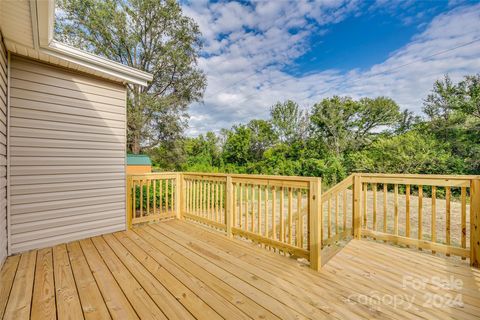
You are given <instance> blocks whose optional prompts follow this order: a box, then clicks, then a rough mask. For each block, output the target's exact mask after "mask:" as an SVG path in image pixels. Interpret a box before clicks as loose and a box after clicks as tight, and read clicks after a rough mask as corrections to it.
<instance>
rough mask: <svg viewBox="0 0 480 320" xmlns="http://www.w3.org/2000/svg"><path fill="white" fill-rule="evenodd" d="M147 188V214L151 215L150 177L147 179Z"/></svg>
mask: <svg viewBox="0 0 480 320" xmlns="http://www.w3.org/2000/svg"><path fill="white" fill-rule="evenodd" d="M146 185H147V186H146V189H147V206H146V215H147V216H148V215H150V179H147V180H146Z"/></svg>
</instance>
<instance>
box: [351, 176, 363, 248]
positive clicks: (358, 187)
mask: <svg viewBox="0 0 480 320" xmlns="http://www.w3.org/2000/svg"><path fill="white" fill-rule="evenodd" d="M361 195H362V181H361V176H360V175H359V174H354V175H353V197H352V199H353V203H352V208H353V210H352V211H353V220H352V222H353V237H354V239H357V240H360V239H361V237H362V223H361V222H362V217H361V216H362V214H361V209H360V208H361V204H360V199H361Z"/></svg>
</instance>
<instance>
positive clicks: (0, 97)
mask: <svg viewBox="0 0 480 320" xmlns="http://www.w3.org/2000/svg"><path fill="white" fill-rule="evenodd" d="M7 63H8V61H7V51H6V50H5V46H4V44H3V38H2V34H1V33H0V268H1V266H2V264H3V262H4V261H5V258H6V256H7Z"/></svg>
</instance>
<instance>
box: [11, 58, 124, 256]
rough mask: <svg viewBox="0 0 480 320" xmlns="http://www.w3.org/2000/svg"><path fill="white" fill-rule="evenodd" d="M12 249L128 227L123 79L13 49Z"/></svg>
mask: <svg viewBox="0 0 480 320" xmlns="http://www.w3.org/2000/svg"><path fill="white" fill-rule="evenodd" d="M10 90H11V103H10V108H11V113H10V140H9V141H10V232H11V250H12V253H16V252H21V251H25V250H29V249H33V248H41V247H45V246H50V245H54V244H57V243H62V242H68V241H72V240H75V239H82V238H86V237H90V236H94V235H99V234H103V233H107V232H113V231H118V230H123V229H125V146H126V145H125V112H126V110H125V87H124V86H122V85H120V84H116V83H112V82H109V81H106V80H102V79H99V78H94V77H91V76H86V75H83V74H78V73H73V72H70V71H67V70H66V69H61V68H57V67H54V66H51V65H47V64H43V63H39V62H36V61H33V60H28V59H25V58H20V57H16V56H12V59H11V89H10Z"/></svg>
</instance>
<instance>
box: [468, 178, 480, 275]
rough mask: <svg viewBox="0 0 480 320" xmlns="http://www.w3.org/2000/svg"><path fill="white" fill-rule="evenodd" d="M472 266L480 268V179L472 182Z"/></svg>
mask: <svg viewBox="0 0 480 320" xmlns="http://www.w3.org/2000/svg"><path fill="white" fill-rule="evenodd" d="M470 265H471V266H472V267H475V268H480V179H472V180H471V182H470Z"/></svg>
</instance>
